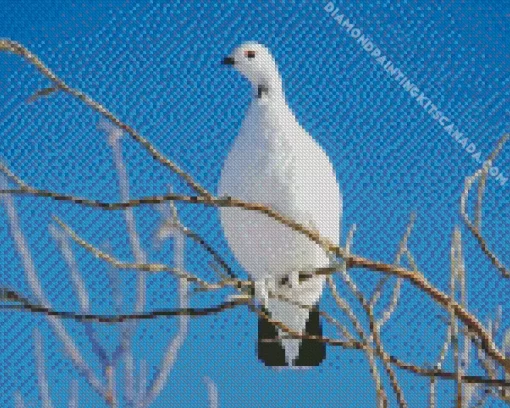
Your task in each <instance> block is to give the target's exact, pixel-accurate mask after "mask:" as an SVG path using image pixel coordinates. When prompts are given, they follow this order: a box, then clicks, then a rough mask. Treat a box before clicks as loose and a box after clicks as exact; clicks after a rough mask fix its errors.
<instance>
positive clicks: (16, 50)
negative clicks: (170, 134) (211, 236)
mask: <svg viewBox="0 0 510 408" xmlns="http://www.w3.org/2000/svg"><path fill="white" fill-rule="evenodd" d="M0 51H4V52H11V53H13V54H15V55H18V56H20V57H23V58H24V59H25V60H26V61H28V62H29V63H30V64H32V65H34V66H35V67H36V68H37V69H38V70H39V72H41V74H43V75H44V76H45V77H46V78H48V79H49V80H50V81H51V82H52V83H53V87H54V88H56V89H58V90H61V91H63V92H65V93H68V94H69V95H72V96H73V97H75V98H77V99H78V100H80V101H81V102H83V103H85V104H86V105H87V106H89V107H90V108H92V109H93V110H95V111H96V112H98V113H99V114H101V115H102V116H103V117H105V118H106V119H108V120H109V121H110V122H112V123H113V124H114V125H116V126H118V127H119V128H120V129H122V130H124V131H125V132H127V133H128V134H129V135H130V136H131V137H132V138H133V139H134V140H135V141H136V142H138V143H139V144H140V145H141V146H143V147H144V148H145V149H146V150H147V151H148V152H149V153H150V155H151V156H152V157H153V158H154V159H155V160H157V161H159V162H160V163H161V164H163V165H164V166H166V167H168V168H169V169H170V170H172V171H173V172H174V173H176V174H177V175H179V176H180V177H182V179H183V180H184V181H186V183H187V184H188V185H189V186H190V187H191V188H193V189H194V190H195V191H196V192H198V193H199V194H201V195H204V196H206V197H207V196H210V193H209V192H208V191H207V190H206V189H205V188H204V187H202V186H201V185H200V184H199V183H197V182H196V181H195V180H193V178H192V177H191V176H190V175H189V174H188V173H186V172H185V171H184V170H182V169H181V168H180V167H179V166H177V165H176V164H175V163H174V162H172V161H171V160H169V159H168V158H166V157H165V156H164V155H163V154H162V153H160V152H159V151H158V150H157V149H156V148H155V147H154V146H153V145H152V144H151V143H150V142H149V141H148V140H147V139H145V138H144V137H143V136H142V135H140V134H139V133H138V132H137V131H136V130H135V129H133V128H132V127H131V126H129V125H127V124H125V123H124V122H122V121H120V120H119V119H118V118H117V117H116V116H115V115H114V114H113V113H111V112H110V111H109V110H108V109H106V108H105V107H104V106H103V105H101V104H99V103H98V102H96V101H94V100H93V99H92V98H90V97H89V96H87V95H86V94H84V93H83V92H81V91H80V90H78V89H74V88H71V87H70V86H69V85H67V84H66V83H65V82H64V81H63V80H62V79H60V78H59V77H58V76H57V75H56V74H55V73H54V72H53V71H52V70H51V69H50V68H48V67H47V66H46V65H45V64H44V63H43V62H42V61H41V60H40V59H39V57H37V56H36V55H35V54H33V53H32V52H30V51H29V50H28V49H27V48H26V47H24V46H23V45H21V44H19V43H17V42H16V41H12V40H9V39H0Z"/></svg>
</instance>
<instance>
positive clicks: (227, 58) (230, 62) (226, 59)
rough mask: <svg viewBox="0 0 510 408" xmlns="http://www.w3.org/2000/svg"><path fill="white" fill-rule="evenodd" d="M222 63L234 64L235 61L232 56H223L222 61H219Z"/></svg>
mask: <svg viewBox="0 0 510 408" xmlns="http://www.w3.org/2000/svg"><path fill="white" fill-rule="evenodd" d="M221 63H222V64H223V65H234V64H235V63H236V60H235V59H234V57H225V58H223V61H221Z"/></svg>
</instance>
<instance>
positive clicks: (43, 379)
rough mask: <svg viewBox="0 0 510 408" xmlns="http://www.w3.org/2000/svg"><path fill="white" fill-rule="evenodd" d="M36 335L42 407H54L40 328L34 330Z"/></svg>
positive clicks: (36, 354) (38, 379) (38, 381)
mask: <svg viewBox="0 0 510 408" xmlns="http://www.w3.org/2000/svg"><path fill="white" fill-rule="evenodd" d="M33 336H34V354H35V365H36V370H37V375H36V377H37V385H38V386H39V395H40V397H41V404H42V408H53V403H52V402H51V397H50V390H49V387H48V377H47V376H46V368H45V364H44V346H43V340H42V336H41V332H40V331H39V329H38V328H35V329H34V331H33Z"/></svg>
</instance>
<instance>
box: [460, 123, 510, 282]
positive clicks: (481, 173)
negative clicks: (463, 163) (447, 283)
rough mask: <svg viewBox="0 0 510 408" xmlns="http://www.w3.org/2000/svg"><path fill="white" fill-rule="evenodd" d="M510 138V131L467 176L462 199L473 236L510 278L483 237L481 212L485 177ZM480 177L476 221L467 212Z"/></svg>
mask: <svg viewBox="0 0 510 408" xmlns="http://www.w3.org/2000/svg"><path fill="white" fill-rule="evenodd" d="M509 139H510V133H506V134H504V135H503V137H502V138H501V139H500V140H499V141H498V144H497V146H496V148H495V149H494V151H493V152H492V154H491V155H490V156H489V159H488V160H487V162H486V164H485V165H484V166H483V167H482V168H481V169H479V170H478V171H476V172H475V174H473V175H472V176H469V177H466V179H465V182H464V191H463V192H462V195H461V199H460V214H461V217H462V220H463V221H464V224H465V225H466V226H467V227H468V229H469V231H471V233H472V234H473V236H474V237H475V238H476V240H477V241H478V244H479V246H480V248H481V249H482V251H483V253H484V254H485V255H486V256H487V258H489V260H490V261H491V262H492V264H493V265H494V266H495V267H496V268H497V269H498V270H499V271H500V272H501V274H502V275H503V277H505V278H510V270H508V268H507V267H506V266H505V265H504V264H503V262H501V261H500V260H499V258H498V257H497V256H496V254H495V253H494V252H493V251H491V250H490V248H489V245H488V244H487V241H486V240H485V238H484V237H483V235H482V233H481V229H480V228H481V217H482V216H481V213H482V207H481V206H482V196H483V193H484V189H485V179H486V177H487V172H488V171H489V167H490V166H491V165H492V163H493V162H494V160H495V159H496V158H497V156H498V155H499V153H500V152H501V150H502V149H503V147H504V145H505V143H506V142H507V141H508V140H509ZM477 179H480V182H479V183H480V184H479V188H478V197H477V205H476V209H475V221H474V223H473V222H472V221H471V220H470V218H469V215H468V213H467V202H468V199H469V193H470V191H471V188H472V186H473V184H474V182H475V181H476V180H477Z"/></svg>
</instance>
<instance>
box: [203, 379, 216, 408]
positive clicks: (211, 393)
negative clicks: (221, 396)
mask: <svg viewBox="0 0 510 408" xmlns="http://www.w3.org/2000/svg"><path fill="white" fill-rule="evenodd" d="M204 382H205V384H206V385H207V395H208V398H209V408H218V407H219V403H218V387H217V386H216V384H215V382H214V381H213V380H211V379H210V378H209V377H204Z"/></svg>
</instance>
